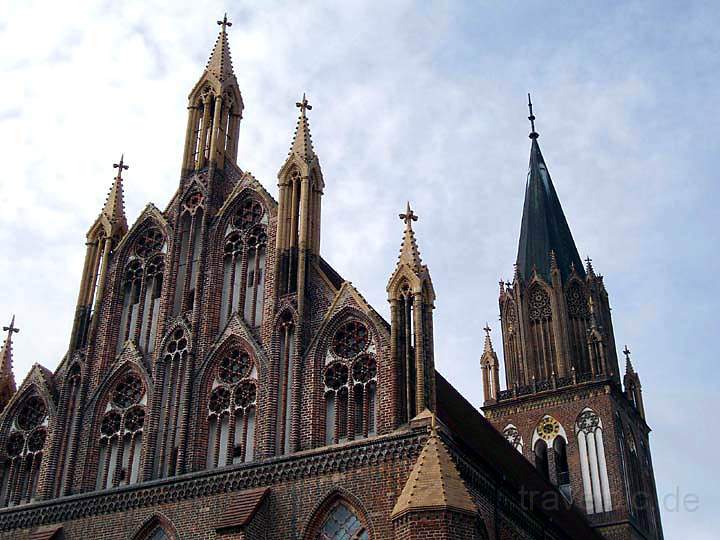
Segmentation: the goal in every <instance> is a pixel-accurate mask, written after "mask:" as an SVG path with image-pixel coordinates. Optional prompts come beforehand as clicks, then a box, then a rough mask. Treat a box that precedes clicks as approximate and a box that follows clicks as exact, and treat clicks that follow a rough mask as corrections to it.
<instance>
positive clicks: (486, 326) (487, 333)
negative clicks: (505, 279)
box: [483, 281, 502, 337]
mask: <svg viewBox="0 0 720 540" xmlns="http://www.w3.org/2000/svg"><path fill="white" fill-rule="evenodd" d="M500 283H502V281H501V282H500ZM483 330H485V335H486V336H487V337H490V332H491V331H492V328H490V325H489V324H488V323H487V321H485V328H483Z"/></svg>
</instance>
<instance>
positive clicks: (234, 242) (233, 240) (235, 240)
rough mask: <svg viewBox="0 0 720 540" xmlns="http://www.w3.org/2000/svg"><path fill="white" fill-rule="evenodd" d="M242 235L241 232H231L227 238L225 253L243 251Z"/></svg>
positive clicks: (230, 253)
mask: <svg viewBox="0 0 720 540" xmlns="http://www.w3.org/2000/svg"><path fill="white" fill-rule="evenodd" d="M242 246H243V244H242V237H241V236H240V234H239V233H236V232H234V233H231V234H230V235H229V236H228V237H227V238H226V239H225V255H232V254H233V253H240V252H241V251H242Z"/></svg>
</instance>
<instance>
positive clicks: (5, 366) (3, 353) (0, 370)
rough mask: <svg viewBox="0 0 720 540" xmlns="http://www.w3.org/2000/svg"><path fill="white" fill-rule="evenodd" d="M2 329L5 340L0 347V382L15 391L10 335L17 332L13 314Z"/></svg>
mask: <svg viewBox="0 0 720 540" xmlns="http://www.w3.org/2000/svg"><path fill="white" fill-rule="evenodd" d="M3 330H5V331H6V332H7V336H6V337H5V341H4V342H3V344H2V347H0V384H2V383H4V384H9V385H10V387H11V389H12V391H13V392H14V391H15V375H14V374H13V365H12V364H13V363H12V360H13V357H12V335H13V333H14V332H15V333H16V332H19V330H18V329H17V328H15V315H13V317H12V321H11V322H10V326H4V327H3Z"/></svg>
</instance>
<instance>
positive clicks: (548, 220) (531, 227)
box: [517, 132, 585, 283]
mask: <svg viewBox="0 0 720 540" xmlns="http://www.w3.org/2000/svg"><path fill="white" fill-rule="evenodd" d="M533 135H536V136H535V137H533ZM531 138H532V146H531V148H530V167H529V170H528V175H527V184H526V186H525V204H524V206H523V216H522V225H521V226H520V242H519V245H518V255H517V264H518V271H519V272H520V274H521V275H522V277H523V278H524V279H526V280H528V279H530V277H531V276H532V273H533V270H536V271H537V273H538V274H539V275H541V276H543V278H545V280H546V281H547V282H548V283H551V277H550V252H551V251H553V252H554V253H555V258H556V260H557V265H558V268H559V269H560V275H561V277H562V280H563V282H565V281H566V280H567V278H568V276H569V275H570V272H571V266H574V267H575V271H576V272H578V273H579V274H580V275H581V277H583V278H584V277H585V275H584V273H585V271H584V269H583V265H582V262H581V260H580V256H579V255H578V251H577V248H576V247H575V240H573V237H572V233H571V232H570V227H569V226H568V223H567V220H566V219H565V214H564V212H563V209H562V206H561V205H560V199H559V198H558V196H557V193H556V192H555V187H554V186H553V183H552V180H551V178H550V172H549V171H548V168H547V165H546V164H545V160H544V159H543V156H542V153H541V152H540V145H539V144H538V141H537V133H534V132H533V134H531Z"/></svg>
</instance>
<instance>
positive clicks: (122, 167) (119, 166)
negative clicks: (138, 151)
mask: <svg viewBox="0 0 720 540" xmlns="http://www.w3.org/2000/svg"><path fill="white" fill-rule="evenodd" d="M124 159H125V154H122V155H121V156H120V163H113V169H118V175H117V177H118V178H119V179H120V180H122V172H123V170H128V169H129V168H130V166H129V165H125V163H124V162H123V160H124Z"/></svg>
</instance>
